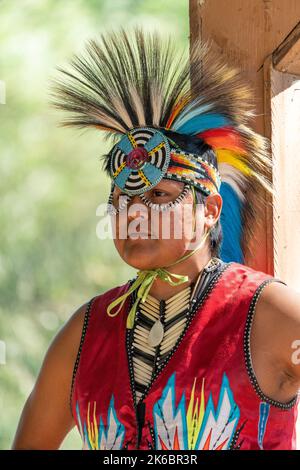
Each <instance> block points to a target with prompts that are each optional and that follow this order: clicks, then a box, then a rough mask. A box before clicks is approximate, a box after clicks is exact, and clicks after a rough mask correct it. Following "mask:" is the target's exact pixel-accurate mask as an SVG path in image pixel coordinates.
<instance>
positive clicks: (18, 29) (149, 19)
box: [0, 0, 189, 449]
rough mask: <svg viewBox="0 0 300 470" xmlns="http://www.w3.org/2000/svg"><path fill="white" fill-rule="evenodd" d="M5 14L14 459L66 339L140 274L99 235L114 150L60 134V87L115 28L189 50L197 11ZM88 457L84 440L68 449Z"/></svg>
mask: <svg viewBox="0 0 300 470" xmlns="http://www.w3.org/2000/svg"><path fill="white" fill-rule="evenodd" d="M0 15H1V19H0V44H1V46H0V47H1V54H0V80H1V81H2V87H1V89H3V82H4V84H5V90H6V94H5V104H0V113H1V126H0V157H1V158H0V181H1V185H0V197H1V206H0V342H1V341H2V342H5V345H6V357H5V359H6V361H5V364H0V410H1V413H0V415H1V417H0V449H8V448H10V446H11V443H12V440H13V436H14V433H15V430H16V427H17V423H18V420H19V416H20V413H21V410H22V408H23V405H24V403H25V400H26V398H27V396H28V394H29V393H30V391H31V389H32V387H33V384H34V382H35V379H36V376H37V374H38V371H39V368H40V366H41V363H42V360H43V357H44V354H45V352H46V350H47V347H48V345H49V343H50V341H51V339H52V338H53V336H54V335H55V334H56V332H57V331H58V329H59V328H60V327H61V325H62V324H63V323H64V322H65V321H66V320H67V319H68V318H69V317H70V315H71V314H72V313H73V312H74V310H75V309H77V308H78V307H79V306H80V305H81V304H82V303H84V302H86V301H87V300H88V299H90V298H91V297H93V296H94V295H96V294H98V293H101V292H103V291H105V290H107V289H109V288H111V287H113V286H114V285H118V284H119V283H123V282H125V281H126V280H127V279H129V278H130V277H132V275H133V274H134V271H133V270H131V269H130V268H129V267H128V266H126V265H125V263H123V262H121V261H120V259H119V258H118V255H117V254H116V251H115V248H114V246H113V242H112V241H110V240H105V241H101V240H99V239H98V238H97V236H96V225H97V222H98V218H97V216H96V208H97V206H98V205H99V203H101V202H104V201H106V199H107V196H108V191H109V181H108V179H107V177H105V176H104V174H103V173H102V172H101V165H100V161H99V157H100V156H101V155H102V154H105V152H106V151H107V150H108V149H109V144H107V143H105V144H104V143H103V140H102V138H101V134H100V133H99V134H97V132H96V131H89V132H87V133H85V134H83V133H82V132H79V131H76V130H70V129H68V130H66V129H63V128H60V127H58V122H59V119H60V118H61V117H62V116H61V115H60V114H59V113H58V112H57V111H54V110H53V109H51V108H50V106H49V85H50V79H51V78H52V77H53V76H54V75H55V68H56V67H57V66H59V65H60V66H63V65H65V64H66V62H67V61H69V59H70V58H71V56H72V54H73V53H79V52H82V51H83V49H84V45H85V42H86V41H87V40H88V39H90V38H91V37H93V38H95V37H97V35H98V34H99V33H100V32H103V31H105V30H107V29H111V28H118V26H123V27H126V28H127V27H128V28H130V27H131V26H137V25H138V26H142V27H144V28H146V29H148V30H153V29H156V30H159V31H160V32H162V33H165V34H166V35H167V34H172V35H174V37H175V38H176V40H177V41H178V45H179V46H185V47H188V44H189V22H188V0H151V1H145V0H61V1H59V0H43V1H40V0H22V1H20V0H2V1H1V0H0ZM0 101H1V100H0ZM1 345H2V346H3V343H1ZM2 351H3V349H2ZM0 363H1V361H0ZM80 447H81V442H80V438H79V434H78V433H77V431H76V429H74V430H73V431H72V432H71V433H70V434H69V435H68V437H67V438H66V440H65V442H64V444H63V448H65V449H80Z"/></svg>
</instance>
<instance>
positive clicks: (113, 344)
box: [71, 263, 297, 450]
mask: <svg viewBox="0 0 300 470" xmlns="http://www.w3.org/2000/svg"><path fill="white" fill-rule="evenodd" d="M272 281H273V282H274V281H278V282H282V281H280V280H279V279H275V278H272V277H271V276H269V275H267V274H265V273H262V272H259V271H255V270H253V269H251V268H249V267H246V266H243V265H241V264H238V263H224V266H223V268H222V269H221V271H220V273H219V275H218V276H217V279H216V280H214V282H213V283H212V284H213V285H210V287H209V289H208V292H207V293H205V296H204V298H202V299H201V302H199V303H198V304H196V306H195V309H194V312H193V314H192V319H191V321H190V323H189V325H188V327H187V328H186V330H185V332H184V334H183V335H182V337H180V339H179V340H178V342H177V345H176V347H175V348H174V350H173V351H172V352H171V355H170V357H169V359H168V361H167V362H166V363H165V364H163V367H161V369H160V370H159V371H158V372H157V373H156V375H155V376H154V378H153V381H152V383H151V384H150V387H149V390H148V392H147V394H146V396H145V398H144V400H143V401H142V402H141V403H140V404H139V405H138V406H135V401H134V399H133V393H134V391H133V382H132V378H133V369H132V363H131V360H130V357H131V356H130V354H129V351H128V348H129V334H130V332H131V331H132V330H126V318H127V314H128V308H129V302H130V299H129V298H128V299H127V300H126V303H125V305H124V307H123V309H122V311H121V312H120V313H119V314H118V315H117V316H116V317H113V318H112V317H109V316H108V315H107V313H106V307H107V305H108V304H109V303H110V302H111V301H112V300H114V299H115V298H117V297H119V296H120V295H122V294H123V293H125V292H126V290H127V289H128V287H129V283H127V284H124V285H122V286H119V287H116V288H113V289H111V290H109V291H107V292H105V293H104V294H101V295H98V296H96V297H94V299H92V301H91V302H90V303H89V307H88V309H87V313H86V316H85V322H84V328H83V334H82V340H81V344H80V348H79V351H78V356H77V361H76V364H75V368H74V375H73V386H72V390H73V392H72V397H71V405H72V412H73V416H74V418H75V420H76V424H77V426H78V429H79V432H80V434H81V437H82V439H83V448H86V449H136V448H139V449H146V450H148V449H168V450H171V449H172V450H174V449H182V450H188V449H191V450H201V449H203V450H204V449H213V450H221V449H294V448H295V423H296V417H297V407H296V406H295V404H296V401H297V399H296V397H295V398H294V399H293V400H292V401H290V402H289V403H287V404H282V403H280V402H276V401H274V400H272V399H271V398H269V397H267V396H266V395H264V394H263V392H262V390H261V389H260V387H259V385H258V383H257V381H256V378H255V375H254V371H253V368H252V363H251V356H250V328H251V324H252V319H253V315H254V313H255V306H256V303H257V300H258V298H259V296H260V294H261V292H262V290H263V288H264V286H266V285H267V284H268V283H269V282H272Z"/></svg>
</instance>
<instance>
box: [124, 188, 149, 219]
mask: <svg viewBox="0 0 300 470" xmlns="http://www.w3.org/2000/svg"><path fill="white" fill-rule="evenodd" d="M147 214H148V208H147V207H146V206H145V204H144V203H143V201H142V199H141V198H140V196H139V195H138V194H135V195H134V196H132V197H131V199H130V202H129V204H128V219H129V220H130V219H135V218H136V217H142V218H147Z"/></svg>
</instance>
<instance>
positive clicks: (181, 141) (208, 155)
mask: <svg viewBox="0 0 300 470" xmlns="http://www.w3.org/2000/svg"><path fill="white" fill-rule="evenodd" d="M161 130H162V132H163V133H164V134H165V135H166V136H167V137H168V138H169V139H170V140H173V141H174V142H175V144H177V145H178V146H179V147H180V148H181V149H182V150H184V151H186V152H190V153H195V154H197V155H201V156H202V157H203V158H204V159H205V160H206V161H207V162H208V163H211V164H212V165H214V166H215V168H218V160H217V157H216V154H215V152H214V151H213V149H212V148H211V147H210V146H209V145H208V144H207V143H205V142H204V140H203V139H200V138H199V137H195V136H190V135H184V134H179V133H177V132H173V131H169V130H167V129H161ZM195 190H196V191H195V194H196V199H197V203H198V204H205V201H206V198H207V196H206V195H205V194H204V193H202V192H201V191H199V190H198V189H197V188H195ZM222 240H223V233H222V226H221V221H220V218H219V219H218V221H217V223H216V224H215V225H214V227H213V228H212V230H211V232H210V251H211V255H212V256H216V257H219V256H220V248H221V244H222Z"/></svg>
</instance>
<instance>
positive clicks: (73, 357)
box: [13, 30, 300, 450]
mask: <svg viewBox="0 0 300 470" xmlns="http://www.w3.org/2000/svg"><path fill="white" fill-rule="evenodd" d="M174 51H175V49H172V47H171V46H170V44H167V45H166V46H165V47H164V45H163V44H162V43H161V41H160V40H159V38H158V37H157V36H155V35H146V34H143V33H142V32H141V31H138V30H137V31H135V34H134V35H133V36H130V35H127V34H126V33H125V32H124V31H121V32H120V33H119V34H116V33H111V34H108V35H104V36H102V42H101V43H97V42H94V41H92V42H91V43H90V44H89V46H88V50H87V55H86V57H77V58H76V59H75V60H74V61H73V62H72V67H73V69H72V70H63V71H62V73H63V74H64V80H60V81H59V82H58V83H57V88H56V96H57V97H58V100H57V102H56V105H57V106H58V107H60V108H62V109H64V110H67V111H69V112H72V116H71V118H69V120H68V121H66V124H67V125H75V126H79V127H85V126H87V127H95V128H97V129H100V130H102V131H104V132H106V133H108V135H110V136H113V137H114V139H115V145H114V146H113V147H112V149H111V151H110V152H109V154H108V155H107V156H105V170H106V172H107V173H108V175H109V177H110V178H111V182H112V186H111V194H110V197H109V205H108V209H109V213H110V214H111V216H112V227H113V231H114V235H115V236H114V243H115V246H116V248H117V250H118V252H119V254H120V256H121V257H122V259H123V260H124V261H125V262H126V263H128V264H129V265H131V266H133V267H135V268H136V269H138V273H137V277H136V278H135V279H133V280H130V281H129V282H127V283H126V284H124V285H121V286H118V287H113V288H112V289H111V290H109V291H108V292H105V293H103V294H101V295H97V296H95V297H94V298H93V299H91V300H90V301H89V302H87V303H86V304H84V305H83V306H82V307H80V308H79V309H78V311H77V312H75V313H74V314H73V316H72V317H71V319H70V320H69V321H68V323H67V324H66V325H65V326H64V327H63V329H62V330H61V331H60V332H59V334H58V335H57V336H56V338H55V339H54V341H53V342H52V344H51V346H50V348H49V351H48V353H47V355H46V358H45V360H44V363H43V366H42V369H41V372H40V374H39V377H38V379H37V382H36V385H35V387H34V389H33V391H32V393H31V395H30V397H29V398H28V400H27V402H26V405H25V407H24V410H23V413H22V417H21V420H20V424H19V427H18V431H17V434H16V437H15V442H14V445H13V448H15V449H21V448H25V449H44V448H47V449H56V448H58V447H59V446H60V444H61V442H62V440H63V438H64V437H65V435H66V434H67V433H68V431H69V430H70V429H71V428H72V427H73V426H74V425H75V424H76V425H77V427H78V429H79V432H80V434H81V436H82V440H83V447H84V448H87V449H129V450H130V449H137V448H138V449H144V450H146V449H168V450H171V449H214V450H222V449H264V448H265V449H293V448H295V422H296V415H297V413H296V404H297V392H298V389H299V384H300V367H299V364H298V363H299V360H298V354H297V352H298V350H297V348H299V343H298V342H299V339H300V315H299V308H300V296H299V294H297V293H296V292H294V291H293V290H292V289H291V288H289V287H288V286H286V285H285V284H284V283H283V282H282V281H280V280H279V279H275V278H273V277H272V276H269V275H267V274H265V273H262V272H258V271H255V270H253V269H250V268H248V267H246V266H244V265H243V260H244V258H243V253H244V249H245V247H246V246H247V243H248V241H249V238H250V237H252V236H253V233H254V232H253V224H254V221H255V218H257V217H258V216H259V213H260V210H261V209H262V204H263V200H262V199H261V196H260V194H261V188H262V187H264V188H265V189H267V190H268V191H271V185H270V181H271V162H270V159H269V157H268V154H267V150H266V142H265V141H264V139H263V138H262V137H260V136H258V135H257V134H255V133H254V132H253V131H252V130H251V129H250V128H249V127H248V120H249V117H250V116H251V104H250V101H249V99H250V95H249V90H248V89H247V87H246V86H245V85H244V84H243V82H242V80H241V79H240V77H239V74H238V72H237V71H235V70H233V69H231V68H229V67H228V66H226V65H225V64H224V63H223V62H222V61H221V60H220V59H219V58H218V57H216V56H215V55H214V54H213V53H212V51H210V50H209V48H208V47H207V45H205V44H202V43H200V42H197V43H196V44H195V46H194V47H193V48H192V51H191V56H190V58H189V60H187V61H183V58H182V57H181V56H180V57H177V55H176V53H175V52H174ZM191 84H192V88H191ZM185 209H187V210H185ZM166 221H167V224H166V226H167V236H166V226H164V222H166ZM138 227H139V228H141V230H137V228H138ZM124 233H125V237H124V236H123V235H122V234H124ZM222 233H223V239H222ZM70 390H71V393H70ZM69 399H70V405H71V406H70V408H69Z"/></svg>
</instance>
